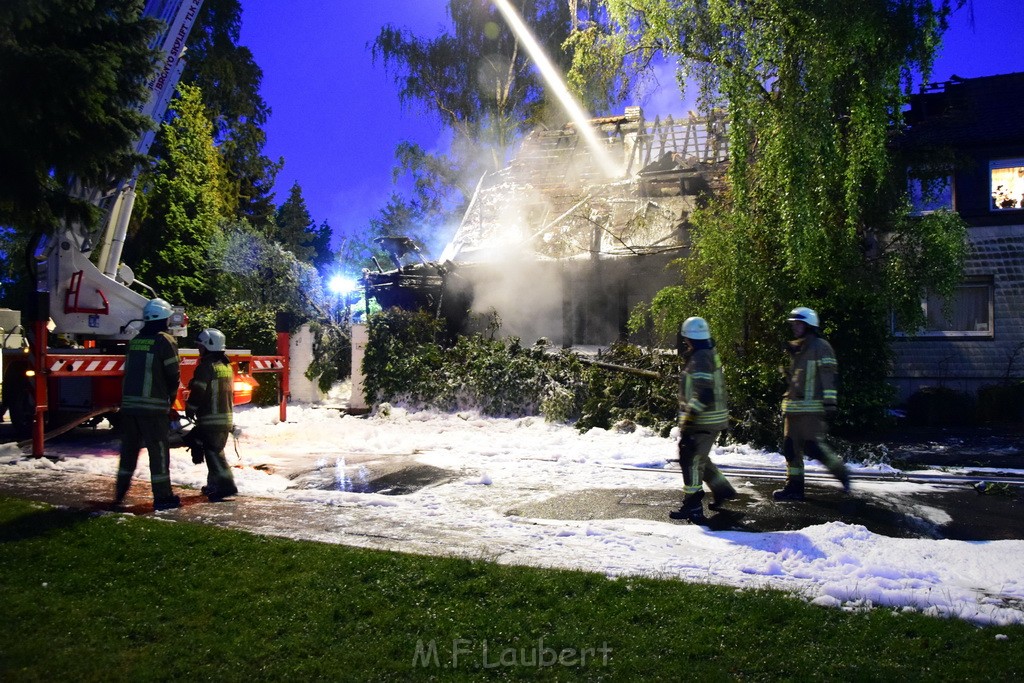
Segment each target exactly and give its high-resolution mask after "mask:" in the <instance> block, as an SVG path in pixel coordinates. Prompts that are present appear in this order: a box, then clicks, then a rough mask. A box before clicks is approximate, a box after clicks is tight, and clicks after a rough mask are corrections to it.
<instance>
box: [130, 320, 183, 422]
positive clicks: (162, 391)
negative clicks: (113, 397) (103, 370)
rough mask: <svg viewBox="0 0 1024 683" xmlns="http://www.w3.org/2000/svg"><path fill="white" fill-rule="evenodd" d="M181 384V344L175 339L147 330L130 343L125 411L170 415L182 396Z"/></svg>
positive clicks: (162, 333) (134, 413) (163, 333)
mask: <svg viewBox="0 0 1024 683" xmlns="http://www.w3.org/2000/svg"><path fill="white" fill-rule="evenodd" d="M178 381H179V374H178V344H177V342H175V341H174V337H172V336H171V335H169V334H167V333H166V332H147V331H145V330H143V331H142V332H140V333H139V334H138V335H137V336H136V337H135V338H134V339H132V340H131V341H129V342H128V352H127V354H126V356H125V363H124V382H123V384H122V387H121V412H122V413H124V414H125V415H150V416H155V415H164V416H167V415H168V413H169V412H170V410H171V405H172V404H173V403H174V399H175V398H177V395H178Z"/></svg>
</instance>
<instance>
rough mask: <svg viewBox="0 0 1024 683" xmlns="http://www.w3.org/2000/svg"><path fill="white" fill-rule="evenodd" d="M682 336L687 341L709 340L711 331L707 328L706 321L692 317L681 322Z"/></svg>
mask: <svg viewBox="0 0 1024 683" xmlns="http://www.w3.org/2000/svg"><path fill="white" fill-rule="evenodd" d="M681 332H682V335H683V336H684V337H686V338H687V339H711V330H710V329H709V328H708V321H707V320H705V319H704V318H698V317H697V316H693V317H691V318H687V319H686V320H685V321H683V328H682V330H681Z"/></svg>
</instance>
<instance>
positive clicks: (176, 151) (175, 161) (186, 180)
mask: <svg viewBox="0 0 1024 683" xmlns="http://www.w3.org/2000/svg"><path fill="white" fill-rule="evenodd" d="M171 112H172V118H171V120H170V122H168V123H165V124H164V125H163V126H162V127H161V130H160V137H161V145H162V148H163V149H164V150H165V156H164V158H162V159H160V160H159V161H158V162H157V164H156V167H155V168H154V169H153V170H152V171H151V172H149V173H147V174H145V175H144V176H143V177H142V180H141V184H142V186H143V187H144V190H145V200H144V201H143V202H142V208H143V216H142V223H141V227H140V229H139V230H138V233H137V234H136V235H134V236H133V239H132V240H131V242H130V244H129V246H130V248H131V253H132V254H134V255H135V259H134V262H137V263H139V277H140V279H142V280H144V281H146V282H148V283H149V284H150V285H152V286H154V287H155V288H156V290H157V292H158V293H159V294H160V296H162V297H164V298H165V299H168V300H169V301H171V302H173V303H176V304H189V305H207V306H208V305H212V304H213V303H214V302H215V301H216V298H217V285H218V283H217V279H216V273H217V272H218V270H219V264H218V263H217V260H218V259H217V254H216V251H215V250H214V248H213V247H214V245H215V244H216V243H217V239H218V234H219V232H220V223H221V221H223V220H224V219H225V218H226V215H225V214H226V212H225V206H226V203H227V202H226V200H225V196H227V195H229V192H228V190H227V186H228V180H227V176H226V173H225V170H224V163H223V161H222V159H221V157H220V154H219V153H218V151H217V148H216V147H215V146H214V144H213V126H212V125H211V123H210V121H209V120H208V119H207V118H206V113H205V108H204V107H203V103H202V100H201V93H200V92H199V89H198V88H195V87H193V86H189V85H181V86H179V88H178V97H177V98H176V99H175V100H173V101H172V103H171Z"/></svg>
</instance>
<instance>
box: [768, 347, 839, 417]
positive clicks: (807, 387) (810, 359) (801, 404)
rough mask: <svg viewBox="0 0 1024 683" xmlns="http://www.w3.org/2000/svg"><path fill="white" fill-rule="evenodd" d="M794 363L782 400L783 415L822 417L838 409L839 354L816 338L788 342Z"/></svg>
mask: <svg viewBox="0 0 1024 683" xmlns="http://www.w3.org/2000/svg"><path fill="white" fill-rule="evenodd" d="M788 350H789V353H790V354H791V355H792V359H791V360H790V364H789V371H788V372H787V373H786V378H787V380H788V382H789V386H788V388H787V389H786V394H785V396H784V397H783V398H782V412H783V413H790V414H793V413H812V414H818V415H822V414H824V413H825V409H826V408H829V409H834V408H835V407H836V400H837V393H836V370H837V367H838V366H837V364H836V354H835V352H834V351H833V350H832V345H831V344H829V343H828V342H827V341H825V340H824V339H822V338H821V337H819V336H817V335H815V334H808V335H807V336H805V337H803V338H802V339H797V340H794V341H791V342H789V349H788Z"/></svg>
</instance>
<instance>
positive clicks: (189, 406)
mask: <svg viewBox="0 0 1024 683" xmlns="http://www.w3.org/2000/svg"><path fill="white" fill-rule="evenodd" d="M188 390H189V391H188V400H187V401H186V403H185V410H186V411H187V412H188V413H189V414H191V415H195V417H196V424H197V425H198V426H200V427H207V428H212V429H224V430H229V431H230V429H231V427H232V425H233V420H232V415H231V413H232V409H233V407H234V372H233V371H232V370H231V364H230V363H228V360H227V358H225V357H224V354H222V353H221V354H217V353H216V352H213V353H207V354H205V355H203V357H202V358H201V359H200V360H199V365H198V367H196V372H195V374H194V375H193V376H192V381H190V382H189V383H188Z"/></svg>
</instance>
